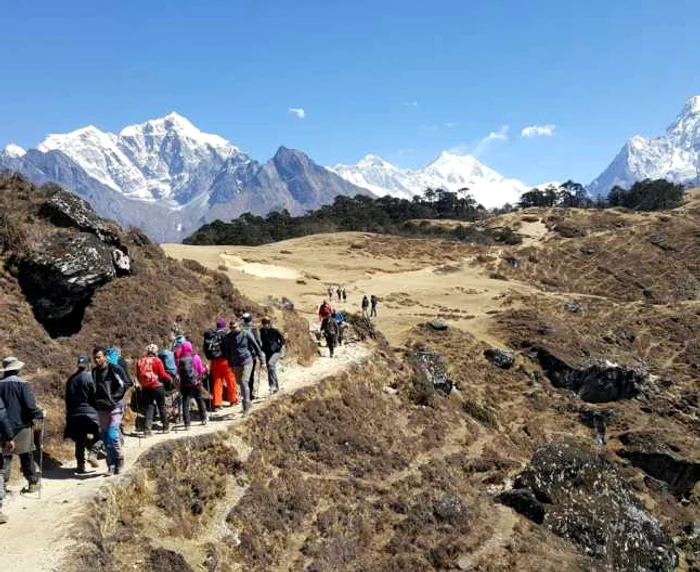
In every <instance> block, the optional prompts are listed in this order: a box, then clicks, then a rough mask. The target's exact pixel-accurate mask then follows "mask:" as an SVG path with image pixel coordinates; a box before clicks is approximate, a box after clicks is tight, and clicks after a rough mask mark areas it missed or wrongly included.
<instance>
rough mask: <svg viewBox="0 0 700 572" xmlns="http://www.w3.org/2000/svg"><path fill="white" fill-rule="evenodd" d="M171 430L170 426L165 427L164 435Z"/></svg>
mask: <svg viewBox="0 0 700 572" xmlns="http://www.w3.org/2000/svg"><path fill="white" fill-rule="evenodd" d="M170 431H171V429H170V426H168V427H163V431H162V433H163V435H167V434H168V433H170Z"/></svg>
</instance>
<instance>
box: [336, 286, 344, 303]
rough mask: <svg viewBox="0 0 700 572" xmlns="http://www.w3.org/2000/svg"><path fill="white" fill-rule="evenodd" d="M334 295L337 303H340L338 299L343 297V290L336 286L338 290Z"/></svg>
mask: <svg viewBox="0 0 700 572" xmlns="http://www.w3.org/2000/svg"><path fill="white" fill-rule="evenodd" d="M335 293H336V295H337V296H338V302H340V299H341V298H342V297H343V290H342V288H341V287H340V286H338V289H337V290H336V291H335Z"/></svg>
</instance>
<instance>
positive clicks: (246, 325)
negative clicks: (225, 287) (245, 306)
mask: <svg viewBox="0 0 700 572" xmlns="http://www.w3.org/2000/svg"><path fill="white" fill-rule="evenodd" d="M242 318H243V331H244V332H245V333H248V332H250V333H251V334H253V337H254V338H255V341H256V342H258V346H260V347H261V348H262V340H261V339H260V331H259V330H258V328H257V327H256V326H255V324H253V316H252V315H251V314H250V313H249V312H246V313H245V314H243V316H242ZM257 364H258V360H255V359H254V360H253V369H252V370H251V372H250V379H248V385H249V386H250V398H251V399H257V398H258V396H257V395H256V393H255V371H256V369H257ZM259 371H260V370H258V372H259Z"/></svg>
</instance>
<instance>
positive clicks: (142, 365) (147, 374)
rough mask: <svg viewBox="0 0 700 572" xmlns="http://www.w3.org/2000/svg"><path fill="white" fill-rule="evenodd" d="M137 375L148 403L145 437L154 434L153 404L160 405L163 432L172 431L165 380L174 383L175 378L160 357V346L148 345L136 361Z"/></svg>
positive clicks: (145, 400) (142, 393) (159, 411)
mask: <svg viewBox="0 0 700 572" xmlns="http://www.w3.org/2000/svg"><path fill="white" fill-rule="evenodd" d="M136 377H137V379H138V381H139V385H140V386H141V395H142V396H143V400H144V402H145V403H146V426H145V431H144V437H150V436H151V435H153V431H152V430H151V428H152V427H153V410H154V409H155V408H154V406H153V404H154V403H155V404H156V406H157V407H158V414H159V415H160V421H161V425H162V429H163V433H169V432H170V422H169V420H168V414H167V412H166V410H165V387H164V382H170V383H172V381H173V378H172V377H170V375H168V372H166V371H165V368H164V367H163V362H161V361H160V359H159V358H158V346H157V345H155V344H149V345H148V346H147V347H146V355H145V356H143V357H142V358H141V359H139V360H138V361H137V362H136Z"/></svg>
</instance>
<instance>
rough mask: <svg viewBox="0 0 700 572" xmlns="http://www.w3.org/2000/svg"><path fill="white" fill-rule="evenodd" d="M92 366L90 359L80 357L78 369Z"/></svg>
mask: <svg viewBox="0 0 700 572" xmlns="http://www.w3.org/2000/svg"><path fill="white" fill-rule="evenodd" d="M89 364H90V358H89V357H87V356H86V355H85V354H81V355H80V356H78V367H87V366H88V365H89Z"/></svg>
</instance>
